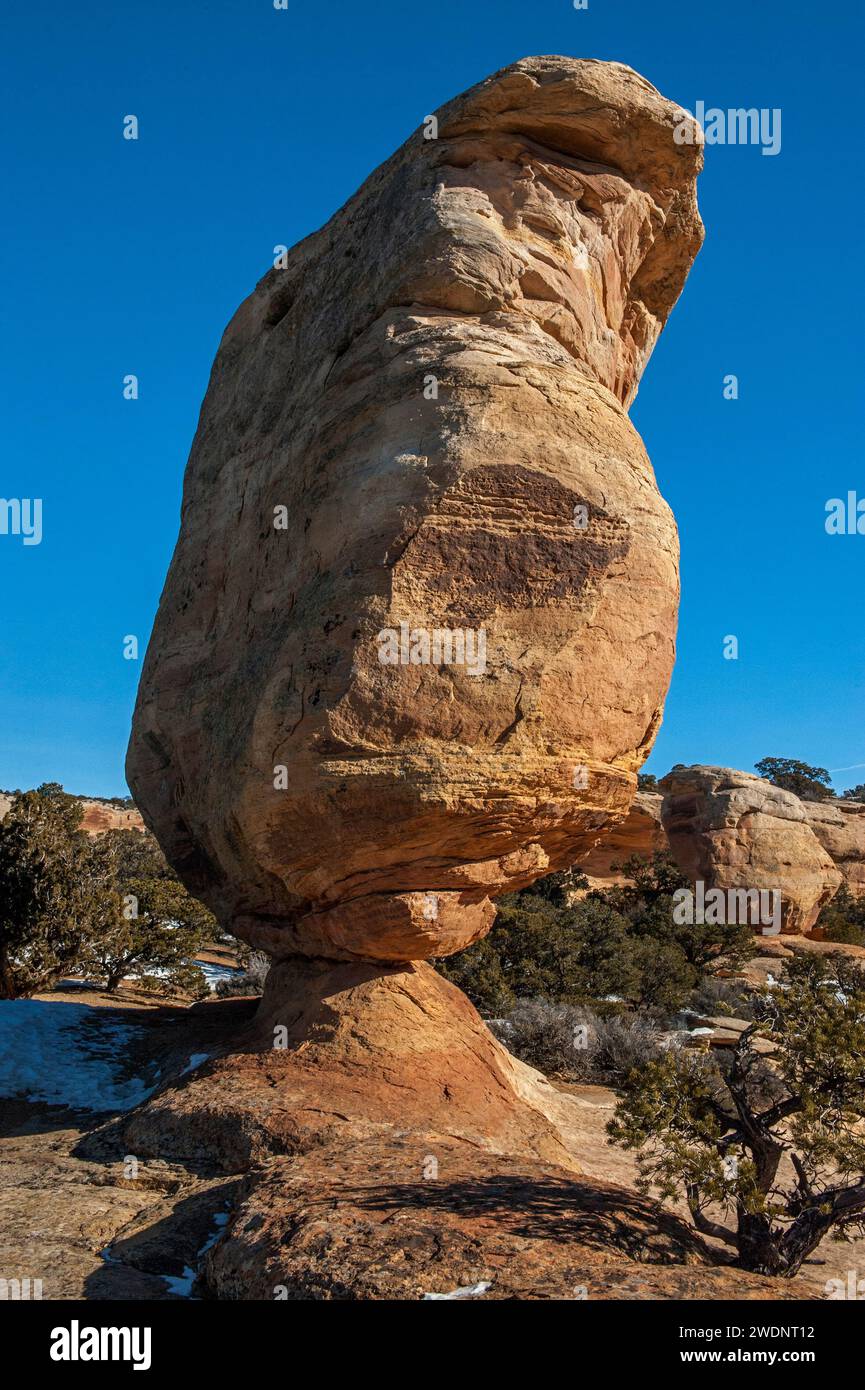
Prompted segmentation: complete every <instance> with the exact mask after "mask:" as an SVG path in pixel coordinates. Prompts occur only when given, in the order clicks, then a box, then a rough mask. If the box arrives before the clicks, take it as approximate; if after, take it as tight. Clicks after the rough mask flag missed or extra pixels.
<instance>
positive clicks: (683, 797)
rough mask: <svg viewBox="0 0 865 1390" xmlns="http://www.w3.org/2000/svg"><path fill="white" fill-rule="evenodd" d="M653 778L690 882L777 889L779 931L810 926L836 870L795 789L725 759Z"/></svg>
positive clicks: (830, 891)
mask: <svg viewBox="0 0 865 1390" xmlns="http://www.w3.org/2000/svg"><path fill="white" fill-rule="evenodd" d="M658 785H659V786H660V788H661V790H662V792H663V794H664V800H663V805H662V807H661V816H662V820H663V825H664V829H665V831H666V833H667V838H668V840H669V844H670V852H671V853H672V855H673V858H674V859H675V860H676V862H677V864H678V865H679V867H680V868H681V869H682V871H683V872H684V873H685V874H687V876H688V877H689V878H690V880H691V882H692V883H697V882H702V883H703V884H704V885H705V888H706V889H707V890H708V889H710V888H720V889H724V890H726V889H752V890H753V889H756V890H766V891H769V892H771V891H774V892H776V893H779V894H780V898H781V931H782V933H789V934H793V935H796V934H804V933H806V932H809V931H810V930H811V928H812V927H813V926H814V923H815V922H816V920H817V917H818V916H819V914H820V909H821V908H822V907H823V905H824V903H827V902H828V901H829V900H830V899H831V898H832V897H833V896H834V895H835V893H836V892H837V890H838V888H839V886H840V884H841V874H840V872H839V870H838V869H837V868H836V867H835V865H834V863H833V862H832V859H831V858H830V856H829V855H828V854H827V852H826V850H825V849H824V848H823V846H822V845H821V843H820V841H819V840H818V838H817V836H816V835H815V833H814V830H813V829H812V826H811V821H810V819H809V815H808V811H807V810H806V806H805V803H803V802H802V801H800V800H799V798H798V796H795V795H794V794H793V793H792V792H788V791H784V790H783V789H782V788H780V787H776V786H773V785H772V783H771V782H766V781H764V779H763V778H762V777H756V776H754V775H753V774H751V773H748V772H739V771H737V770H736V769H734V768H729V767H704V766H700V765H697V766H694V767H675V768H673V770H672V772H668V773H667V775H666V777H664V778H662V779H661V781H660V782H659V784H658Z"/></svg>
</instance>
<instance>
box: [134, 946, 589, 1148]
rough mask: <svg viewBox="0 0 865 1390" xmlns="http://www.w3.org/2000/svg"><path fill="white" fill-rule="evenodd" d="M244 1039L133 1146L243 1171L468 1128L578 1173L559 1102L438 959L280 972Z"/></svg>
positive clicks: (147, 1111)
mask: <svg viewBox="0 0 865 1390" xmlns="http://www.w3.org/2000/svg"><path fill="white" fill-rule="evenodd" d="M234 1041H235V1043H236V1048H235V1049H233V1050H232V1051H230V1052H228V1053H227V1054H226V1055H224V1056H221V1057H217V1058H215V1059H214V1060H213V1061H211V1062H210V1063H209V1064H208V1065H207V1067H206V1068H202V1069H201V1070H200V1071H198V1072H196V1073H195V1075H194V1076H193V1077H191V1078H190V1079H189V1080H188V1081H187V1082H185V1083H184V1084H183V1086H182V1088H181V1089H177V1088H175V1087H169V1088H167V1089H166V1090H165V1091H163V1092H162V1093H161V1094H160V1095H159V1096H157V1097H155V1098H154V1099H153V1100H152V1101H150V1103H149V1104H148V1105H146V1106H145V1107H144V1108H143V1109H142V1110H141V1111H140V1112H139V1113H138V1115H137V1116H136V1117H135V1119H134V1120H133V1121H132V1122H131V1123H130V1125H129V1127H128V1130H127V1142H128V1143H129V1144H130V1145H131V1146H132V1151H133V1152H135V1153H138V1154H145V1155H152V1156H154V1157H159V1156H162V1157H171V1158H176V1159H179V1160H183V1161H187V1162H190V1161H197V1160H201V1159H203V1158H206V1159H207V1160H208V1162H209V1163H210V1164H211V1165H215V1166H217V1167H219V1168H221V1169H222V1170H223V1171H226V1172H232V1171H238V1170H239V1169H245V1168H248V1167H249V1166H250V1165H252V1164H255V1163H258V1162H260V1161H262V1160H263V1159H265V1158H267V1157H268V1156H270V1155H272V1154H274V1153H286V1152H289V1153H294V1152H303V1151H305V1150H306V1149H307V1148H309V1147H317V1146H320V1145H321V1144H325V1143H327V1144H331V1143H334V1142H338V1141H343V1142H344V1141H345V1140H346V1138H347V1136H352V1138H353V1139H355V1140H358V1139H361V1138H363V1137H365V1136H369V1135H370V1134H379V1135H381V1134H382V1133H383V1132H389V1131H390V1129H391V1128H392V1127H393V1124H394V1121H398V1126H397V1127H398V1129H399V1130H400V1131H401V1132H409V1131H412V1132H417V1133H420V1132H432V1133H439V1134H443V1135H451V1136H454V1135H460V1136H462V1137H463V1138H466V1139H467V1140H468V1141H469V1142H471V1143H472V1144H473V1145H475V1146H476V1147H480V1148H484V1149H487V1150H489V1151H490V1152H499V1153H501V1152H504V1153H509V1154H522V1155H524V1156H526V1157H529V1158H532V1159H534V1160H539V1161H548V1162H554V1163H557V1164H559V1165H560V1166H563V1167H567V1168H570V1169H572V1170H574V1169H577V1168H578V1164H577V1162H576V1160H575V1158H574V1155H573V1154H572V1153H571V1152H570V1149H569V1146H568V1142H567V1139H566V1138H565V1136H564V1134H563V1131H562V1125H561V1116H560V1113H559V1112H560V1111H561V1107H562V1098H561V1096H560V1094H559V1093H558V1092H557V1091H556V1089H555V1087H554V1086H552V1085H551V1083H550V1082H549V1081H547V1080H546V1079H545V1078H544V1077H543V1076H542V1075H541V1074H540V1073H539V1072H536V1071H535V1070H534V1069H533V1068H531V1067H527V1066H525V1064H524V1063H522V1062H520V1061H518V1060H517V1059H516V1058H515V1057H513V1056H512V1055H511V1054H510V1053H509V1052H508V1051H507V1050H506V1049H505V1048H504V1047H502V1045H501V1044H500V1043H499V1042H497V1041H496V1039H495V1038H494V1037H493V1035H492V1034H491V1033H490V1031H489V1030H488V1029H487V1028H486V1027H485V1025H484V1024H483V1023H482V1022H481V1019H480V1017H479V1016H478V1013H477V1011H476V1010H475V1008H474V1007H473V1006H472V1005H471V1004H470V1003H469V1001H468V1000H467V999H466V997H465V995H464V994H463V993H462V992H461V991H460V990H459V989H457V988H456V986H454V985H452V984H450V982H449V981H447V980H445V979H444V978H443V977H442V976H441V975H440V974H439V973H438V972H437V971H436V970H434V969H433V967H432V966H431V965H428V964H426V963H425V962H419V963H418V964H416V965H408V966H401V967H400V966H394V967H390V968H382V967H380V966H377V965H373V964H372V963H370V964H362V963H348V962H344V963H334V962H327V961H310V960H301V959H295V960H293V961H286V962H283V963H281V964H277V965H275V966H273V967H272V969H271V971H270V973H269V974H268V977H267V984H266V986H265V994H264V998H263V1000H262V1002H261V1005H260V1007H259V1009H258V1012H257V1014H256V1016H255V1019H254V1021H253V1022H252V1023H251V1024H250V1025H249V1026H248V1027H246V1028H245V1029H243V1030H242V1032H240V1033H239V1035H238V1037H237V1038H236V1039H235V1040H234Z"/></svg>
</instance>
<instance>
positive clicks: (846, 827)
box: [802, 799, 865, 898]
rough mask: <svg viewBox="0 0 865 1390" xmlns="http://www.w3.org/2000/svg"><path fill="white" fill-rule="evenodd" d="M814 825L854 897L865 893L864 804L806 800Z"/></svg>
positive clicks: (806, 807) (819, 838) (804, 805)
mask: <svg viewBox="0 0 865 1390" xmlns="http://www.w3.org/2000/svg"><path fill="white" fill-rule="evenodd" d="M802 806H803V809H804V811H805V814H806V816H807V817H808V821H809V823H810V825H811V829H812V830H813V831H814V834H815V835H816V836H817V839H818V840H819V841H820V844H821V845H822V846H823V848H824V849H825V851H826V853H827V854H828V855H830V856H831V858H832V859H833V860H834V862H835V865H836V866H837V868H839V869H840V870H841V873H842V874H843V875H844V882H845V883H846V885H847V887H848V888H849V889H850V892H851V893H852V894H853V895H854V897H857V898H859V897H862V896H863V895H865V804H863V803H862V802H861V801H843V800H840V799H839V800H837V801H803V802H802Z"/></svg>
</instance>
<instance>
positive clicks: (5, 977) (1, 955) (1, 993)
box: [0, 946, 18, 999]
mask: <svg viewBox="0 0 865 1390" xmlns="http://www.w3.org/2000/svg"><path fill="white" fill-rule="evenodd" d="M17 997H18V992H17V990H16V988H15V980H14V978H13V975H12V971H11V969H10V967H9V959H8V957H7V955H6V948H5V947H4V946H0V999H16V998H17Z"/></svg>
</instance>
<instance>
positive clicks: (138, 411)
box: [0, 0, 865, 795]
mask: <svg viewBox="0 0 865 1390" xmlns="http://www.w3.org/2000/svg"><path fill="white" fill-rule="evenodd" d="M7 15H8V16H9V17H8V18H6V19H5V20H4V25H3V33H2V46H3V48H4V49H5V58H4V59H3V63H4V67H5V72H4V74H3V80H2V84H0V102H2V107H3V145H4V169H3V180H4V185H5V187H6V188H7V189H8V190H12V194H11V198H10V200H9V202H8V205H7V208H6V211H5V214H4V219H3V222H4V227H3V234H4V237H5V238H6V240H7V246H6V251H5V255H4V257H3V266H4V268H3V277H4V284H3V291H2V301H3V308H4V310H5V317H6V323H5V327H4V332H3V336H2V358H3V360H2V370H0V383H2V393H3V407H2V408H3V466H2V470H0V496H4V497H41V498H42V499H43V504H44V519H43V529H44V535H43V541H42V544H41V545H39V546H30V547H26V546H24V545H23V544H22V543H21V539H20V537H12V536H3V535H0V582H2V595H3V602H2V635H0V643H2V663H0V787H4V786H5V787H16V786H32V785H35V784H37V783H39V782H40V781H43V780H57V781H62V782H63V783H64V784H65V785H66V786H67V788H68V789H69V790H71V791H75V792H81V793H85V792H89V793H93V794H97V795H117V794H121V795H122V794H125V792H126V787H125V782H124V777H123V759H124V753H125V747H126V741H127V736H128V729H129V719H130V714H131V711H132V706H133V700H134V693H135V686H136V683H137V679H138V675H139V671H140V662H134V661H126V660H124V658H123V650H122V643H123V638H124V636H125V635H126V634H129V633H133V634H136V635H137V636H138V637H139V639H140V641H141V650H142V653H143V650H144V645H145V642H146V638H147V635H148V633H149V630H150V626H151V623H152V620H153V616H154V613H155V610H156V605H157V602H158V599H159V594H160V590H161V586H162V581H163V578H164V575H165V571H166V568H167V565H168V562H169V559H170V556H171V551H172V547H173V544H174V540H175V536H176V532H177V525H178V516H179V502H180V489H181V480H182V476H183V468H184V465H185V462H186V456H187V453H188V450H189V445H190V441H191V439H192V435H193V433H194V430H195V425H196V421H197V417H198V410H199V406H200V402H201V398H202V396H203V393H204V389H205V385H206V382H207V377H208V373H209V370H210V365H211V361H212V359H213V355H214V352H215V349H216V346H217V343H218V341H219V338H220V335H221V333H222V330H223V328H224V326H225V324H226V322H227V321H228V319H229V318H230V316H231V314H232V313H233V311H234V309H235V308H236V306H237V304H238V303H239V302H240V300H241V299H243V298H244V296H245V295H246V294H247V293H248V292H249V291H250V290H251V289H252V287H253V285H254V284H255V282H256V280H257V279H258V278H259V277H260V276H261V275H262V274H263V273H264V271H265V270H267V269H268V267H269V265H270V263H271V259H272V249H271V248H272V247H273V246H274V245H275V244H276V243H279V242H285V243H287V244H289V245H291V244H292V243H293V242H295V241H296V240H298V239H299V238H300V237H303V236H305V235H306V234H307V233H309V232H311V231H313V230H314V229H315V228H317V227H318V226H320V225H321V224H322V223H323V222H324V221H326V219H327V218H328V217H329V216H330V214H331V213H332V212H333V211H335V209H336V208H338V207H339V206H340V204H341V203H343V202H344V200H345V199H346V198H347V197H348V196H349V195H350V194H351V193H352V192H353V191H354V190H355V188H356V187H357V186H358V184H359V183H360V182H361V180H362V179H363V178H364V177H365V176H366V175H367V174H368V173H369V172H370V170H372V169H373V168H374V167H375V166H376V165H377V164H379V163H380V162H381V160H383V159H384V158H385V157H386V156H387V155H389V154H390V153H391V152H392V150H393V149H394V148H395V147H396V146H397V145H399V144H400V143H401V142H402V141H403V140H404V139H405V138H406V137H407V136H408V135H409V133H410V132H411V131H412V130H413V129H414V128H416V127H417V126H418V125H419V124H420V122H421V121H422V120H423V117H424V116H425V115H426V114H427V112H429V111H431V110H433V109H434V108H435V107H436V106H438V105H439V104H441V103H442V102H443V101H445V100H446V99H447V98H449V97H451V96H453V95H455V94H456V93H457V92H459V91H461V90H462V89H464V88H465V87H467V86H469V85H470V84H472V83H473V82H476V81H478V80H479V79H480V78H482V77H484V76H486V75H487V74H488V73H490V72H493V71H494V70H495V69H497V68H499V67H502V66H503V65H505V64H507V63H509V62H512V61H514V60H515V59H517V58H520V57H524V56H525V55H527V54H533V53H561V54H569V55H572V56H574V57H591V58H604V59H615V60H618V61H621V62H625V63H628V64H630V65H631V66H632V67H635V68H637V69H638V70H639V71H640V72H641V73H643V74H644V75H645V76H646V77H648V78H649V79H650V81H652V82H653V83H654V84H655V85H656V86H657V87H659V88H660V90H661V91H662V92H663V93H664V94H665V95H666V96H668V97H671V98H673V99H674V100H676V101H678V102H680V103H681V104H682V105H685V106H687V107H689V108H691V109H692V110H693V108H694V106H695V104H696V102H697V101H698V100H700V99H702V100H703V101H704V102H705V103H706V105H707V106H717V107H721V108H724V109H726V108H728V107H743V106H744V107H749V106H756V107H768V108H773V107H780V108H781V110H782V147H781V152H780V153H779V154H778V155H777V156H775V157H771V156H769V157H767V156H764V155H762V154H761V152H760V149H759V148H758V147H750V146H735V145H734V146H729V147H728V146H716V147H712V148H709V149H707V151H706V154H707V168H706V172H705V173H704V175H703V178H702V181H701V193H700V203H701V208H702V212H703V217H704V220H705V222H706V226H707V241H706V246H705V248H704V250H703V252H702V254H701V256H700V258H699V260H698V262H697V265H696V268H695V269H694V271H693V272H692V274H691V277H690V279H689V281H688V284H687V286H686V289H685V294H684V296H683V299H682V300H681V302H680V304H679V306H678V307H677V309H676V310H675V311H674V313H673V317H672V319H671V321H670V323H669V324H668V326H667V329H666V331H665V333H664V335H663V337H662V338H661V342H660V344H659V346H658V348H657V350H656V352H655V355H654V357H653V359H652V361H651V363H650V365H649V368H648V370H647V372H646V374H645V376H644V378H643V385H642V388H641V391H640V395H639V397H638V400H637V402H636V404H635V406H634V408H633V412H632V414H633V419H634V421H635V424H636V425H637V428H638V429H639V430H640V431H641V433H642V434H643V437H644V439H645V441H646V444H647V446H648V449H649V453H650V455H651V457H652V460H653V462H654V465H655V469H656V472H657V475H658V480H659V483H660V486H661V489H662V491H663V493H664V495H665V497H666V498H667V499H668V501H669V502H670V503H671V505H672V506H673V508H674V510H675V513H676V516H677V518H678V522H679V528H680V532H681V536H682V561H683V565H682V584H683V595H682V608H681V618H680V635H679V657H678V663H677V667H676V673H675V676H674V679H673V686H672V690H671V693H670V697H669V700H668V702H667V707H666V716H665V721H664V726H663V729H662V732H661V735H660V737H659V739H658V743H657V746H656V751H655V753H654V754H653V756H652V759H651V761H650V763H649V764H648V770H652V771H656V772H663V771H666V769H667V768H668V767H670V765H671V764H672V763H674V762H686V763H688V762H694V761H701V762H715V763H726V764H732V765H734V766H739V767H743V768H749V767H751V766H752V765H753V762H754V760H755V759H756V758H759V757H761V756H762V755H764V754H778V755H781V756H792V757H801V758H804V759H805V760H806V761H808V762H815V763H818V764H821V765H823V766H826V767H829V768H833V769H834V768H839V767H845V766H847V765H849V764H856V763H859V764H861V763H865V730H863V727H862V711H863V703H865V702H863V690H865V682H863V674H865V670H863V667H865V663H863V642H865V634H863V617H862V611H863V606H862V597H863V583H862V577H863V567H865V536H834V537H830V536H828V535H827V534H826V532H825V529H824V508H825V503H826V501H827V499H828V498H830V497H835V496H845V495H846V493H847V492H848V490H850V489H858V493H859V495H860V496H865V467H863V463H862V450H861V408H862V401H861V378H862V373H861V363H860V357H861V349H862V323H863V302H862V300H863V293H862V275H861V261H862V251H861V246H862V236H861V232H862V222H863V217H862V213H863V208H862V182H861V163H860V157H861V145H862V111H861V62H862V39H863V29H862V20H861V16H862V5H861V2H860V0H843V2H842V3H835V4H833V3H831V0H828V3H823V4H814V3H811V0H787V2H786V3H782V0H725V2H724V3H721V0H719V2H718V3H716V4H699V5H682V4H679V3H675V0H654V3H648V0H590V3H589V8H588V10H587V11H576V10H575V9H574V8H573V4H572V0H531V3H526V2H525V0H434V2H433V3H424V2H423V0H418V3H416V4H410V3H407V2H406V0H369V2H368V3H360V0H327V3H322V2H321V0H316V3H312V2H311V0H289V8H288V10H287V11H277V10H274V8H273V5H272V0H201V2H200V3H193V0H148V3H146V4H123V3H116V2H115V0H112V3H108V0H88V3H86V4H84V5H69V4H68V3H61V0H43V2H42V3H38V4H30V5H26V4H24V3H18V4H15V5H12V6H9V7H7ZM130 113H132V114H135V115H137V116H138V118H139V121H140V139H139V140H138V141H137V143H136V142H132V141H125V140H123V139H122V138H121V126H122V119H123V117H124V116H125V115H127V114H130ZM127 373H136V374H137V375H138V376H139V378H140V399H139V400H138V401H135V402H127V401H124V400H123V398H122V394H121V391H122V379H123V377H124V376H125V375H126V374H127ZM725 373H735V374H737V375H738V377H739V383H740V398H739V400H738V401H725V400H724V399H723V396H722V378H723V376H724V374H725ZM857 426H858V428H857ZM730 633H732V634H735V635H737V636H738V638H739V642H740V657H739V660H738V661H726V660H724V659H723V657H722V640H723V638H724V637H725V635H727V634H730ZM863 778H865V768H863V769H861V770H857V769H854V770H853V771H850V772H847V773H839V774H838V775H837V777H836V779H835V782H836V785H837V786H838V787H844V786H846V785H850V784H851V783H853V782H858V781H861V780H863Z"/></svg>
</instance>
